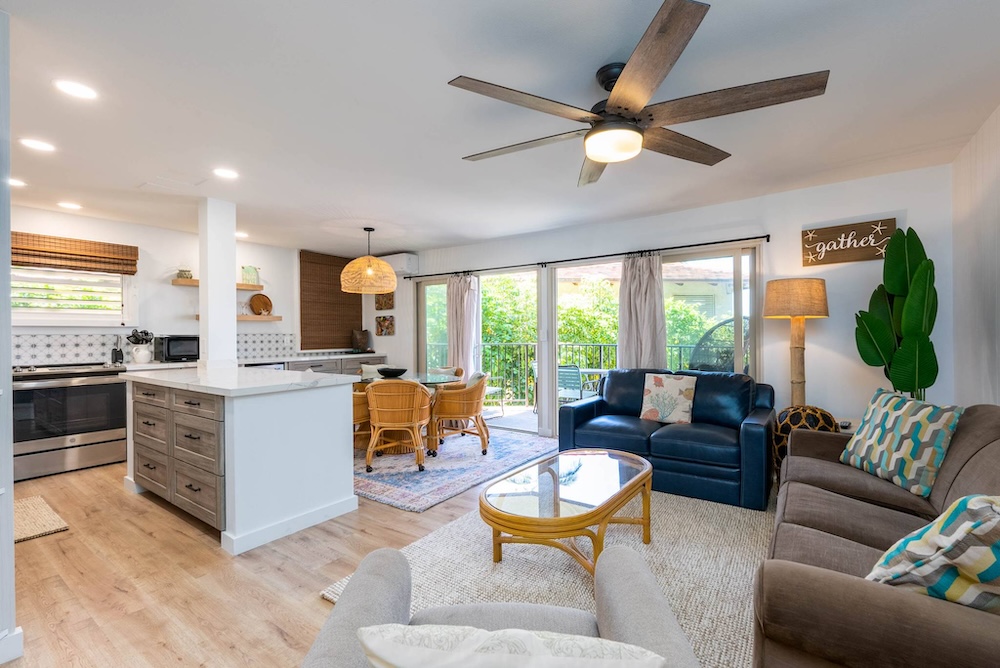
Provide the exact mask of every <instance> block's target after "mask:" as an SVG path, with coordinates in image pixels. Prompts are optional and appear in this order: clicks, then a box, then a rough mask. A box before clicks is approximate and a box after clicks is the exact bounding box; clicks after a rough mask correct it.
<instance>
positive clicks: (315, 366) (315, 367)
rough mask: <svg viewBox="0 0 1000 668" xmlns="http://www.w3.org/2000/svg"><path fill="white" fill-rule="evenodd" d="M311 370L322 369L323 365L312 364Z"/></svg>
mask: <svg viewBox="0 0 1000 668" xmlns="http://www.w3.org/2000/svg"><path fill="white" fill-rule="evenodd" d="M309 368H310V369H322V368H323V365H322V364H310V365H309Z"/></svg>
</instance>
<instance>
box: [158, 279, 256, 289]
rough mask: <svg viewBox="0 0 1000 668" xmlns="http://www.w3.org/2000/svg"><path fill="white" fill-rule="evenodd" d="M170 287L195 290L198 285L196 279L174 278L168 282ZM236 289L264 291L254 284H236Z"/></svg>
mask: <svg viewBox="0 0 1000 668" xmlns="http://www.w3.org/2000/svg"><path fill="white" fill-rule="evenodd" d="M170 285H181V286H184V287H187V288H196V287H198V285H199V283H198V279H197V278H175V279H174V280H172V281H170ZM236 289H237V290H253V291H254V292H260V291H261V290H263V289H264V286H263V285H257V284H256V283H237V284H236Z"/></svg>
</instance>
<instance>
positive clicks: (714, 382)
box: [677, 371, 755, 429]
mask: <svg viewBox="0 0 1000 668" xmlns="http://www.w3.org/2000/svg"><path fill="white" fill-rule="evenodd" d="M677 373H678V374H680V375H685V376H695V377H696V378H697V379H698V384H697V386H696V387H695V390H694V404H693V405H692V406H691V421H692V422H704V423H706V424H717V425H719V426H721V427H731V428H733V429H739V428H740V423H742V422H743V420H745V419H746V417H747V415H749V414H750V411H751V410H753V407H754V390H755V384H754V381H753V378H751V377H750V376H747V375H745V374H742V373H728V372H725V371H712V372H709V371H701V372H697V371H678V372H677Z"/></svg>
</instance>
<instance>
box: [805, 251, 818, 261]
mask: <svg viewBox="0 0 1000 668" xmlns="http://www.w3.org/2000/svg"><path fill="white" fill-rule="evenodd" d="M806 259H807V260H809V261H810V262H815V261H816V255H815V253H807V254H806Z"/></svg>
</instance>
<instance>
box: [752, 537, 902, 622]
mask: <svg viewBox="0 0 1000 668" xmlns="http://www.w3.org/2000/svg"><path fill="white" fill-rule="evenodd" d="M880 556H882V551H881V550H877V549H875V548H874V547H868V546H867V545H862V544H861V543H855V542H854V541H852V540H847V539H846V538H841V537H840V536H834V535H833V534H828V533H824V532H822V531H819V530H818V529H812V528H810V527H804V526H799V525H798V524H792V523H790V522H782V523H781V524H779V525H778V526H777V528H776V529H775V531H774V537H773V538H772V539H771V553H770V558H771V559H784V560H785V561H794V562H796V563H799V564H807V565H809V566H817V567H819V568H826V569H828V570H831V571H837V572H838V573H846V574H848V575H854V576H856V577H859V578H863V577H865V576H866V575H867V574H868V573H869V572H870V571H871V569H872V564H874V563H875V562H876V561H878V558H879V557H880ZM816 605H822V601H817V602H816Z"/></svg>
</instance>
